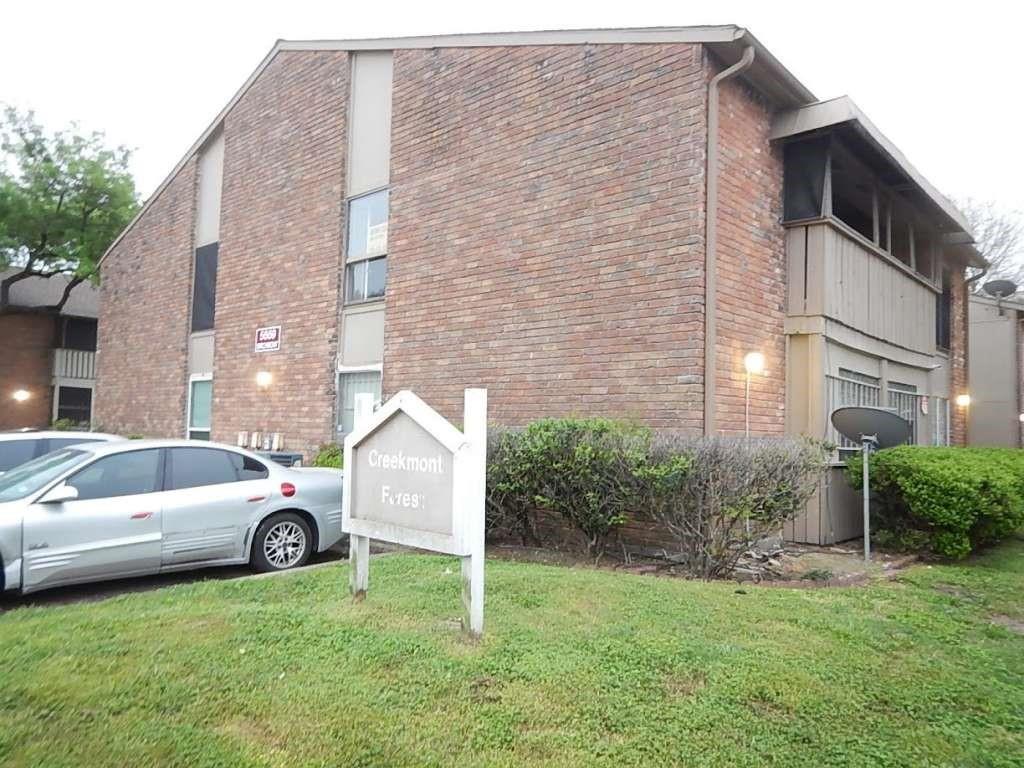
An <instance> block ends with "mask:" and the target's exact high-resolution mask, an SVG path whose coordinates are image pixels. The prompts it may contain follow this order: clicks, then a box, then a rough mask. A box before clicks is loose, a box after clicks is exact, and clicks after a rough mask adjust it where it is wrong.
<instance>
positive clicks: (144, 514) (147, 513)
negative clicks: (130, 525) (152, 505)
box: [131, 512, 153, 520]
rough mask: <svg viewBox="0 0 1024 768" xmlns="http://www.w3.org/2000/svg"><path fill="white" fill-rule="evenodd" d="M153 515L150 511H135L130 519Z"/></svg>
mask: <svg viewBox="0 0 1024 768" xmlns="http://www.w3.org/2000/svg"><path fill="white" fill-rule="evenodd" d="M152 516H153V513H152V512H136V513H134V514H133V515H132V518H131V519H132V520H148V519H149V518H151V517H152Z"/></svg>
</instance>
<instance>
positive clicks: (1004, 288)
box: [982, 280, 1017, 299]
mask: <svg viewBox="0 0 1024 768" xmlns="http://www.w3.org/2000/svg"><path fill="white" fill-rule="evenodd" d="M982 288H984V290H985V293H987V294H988V295H989V296H995V297H996V298H997V299H1005V298H1006V297H1007V296H1013V294H1015V293H1016V292H1017V284H1016V283H1015V282H1013V280H989V281H988V282H987V283H985V285H983V286H982Z"/></svg>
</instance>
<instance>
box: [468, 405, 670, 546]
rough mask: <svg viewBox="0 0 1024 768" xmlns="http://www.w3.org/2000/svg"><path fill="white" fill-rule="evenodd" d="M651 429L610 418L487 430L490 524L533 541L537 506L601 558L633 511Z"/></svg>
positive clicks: (535, 529) (535, 530) (541, 423)
mask: <svg viewBox="0 0 1024 768" xmlns="http://www.w3.org/2000/svg"><path fill="white" fill-rule="evenodd" d="M650 439H651V434H650V431H649V430H647V429H644V428H641V427H634V426H631V425H628V424H625V423H623V422H618V421H614V420H611V419H542V420H540V421H535V422H533V423H532V424H530V425H529V426H528V427H526V428H525V429H523V430H518V431H513V430H510V431H499V432H497V433H492V436H491V439H490V440H489V444H490V445H489V454H490V456H489V461H488V477H487V482H488V513H489V514H488V518H489V521H488V528H489V529H490V530H491V531H492V532H493V531H495V530H497V529H504V530H505V531H507V532H509V533H513V534H517V535H519V536H521V537H522V538H523V541H524V543H529V544H537V543H539V537H538V536H537V526H536V517H535V514H536V509H537V508H538V507H539V508H543V509H547V510H550V511H551V512H554V513H556V514H558V515H559V516H560V517H562V518H563V519H564V520H565V521H566V522H567V523H569V524H570V525H571V526H572V527H573V528H575V529H576V530H577V531H579V532H580V533H581V534H582V535H583V538H584V541H585V544H586V547H587V552H588V554H590V555H591V556H593V557H600V556H601V555H602V554H603V553H604V550H605V547H606V545H607V542H608V537H609V535H610V534H611V533H612V532H613V531H614V530H615V529H616V528H618V527H619V526H621V525H622V524H623V523H625V522H626V519H627V515H628V513H629V512H630V511H632V510H633V509H635V508H636V506H637V500H638V498H639V496H638V491H639V487H640V483H639V480H638V478H637V475H636V472H635V470H636V468H637V466H639V465H640V464H642V463H643V461H644V460H645V457H646V453H647V448H648V446H649V444H650Z"/></svg>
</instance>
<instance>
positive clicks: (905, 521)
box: [847, 445, 1024, 559]
mask: <svg viewBox="0 0 1024 768" xmlns="http://www.w3.org/2000/svg"><path fill="white" fill-rule="evenodd" d="M847 475H848V477H849V478H850V482H851V484H852V485H853V486H854V488H857V489H859V488H860V487H861V475H862V469H861V462H860V461H859V460H858V461H851V462H850V463H849V465H848V466H847ZM871 490H872V495H873V497H874V499H875V503H874V504H873V505H872V528H873V529H874V530H875V531H877V532H878V542H879V543H880V544H882V545H883V546H884V545H891V546H896V547H899V548H903V549H913V550H923V551H928V552H932V553H934V554H937V555H941V556H943V557H949V558H953V559H959V558H963V557H966V556H967V555H968V554H969V553H970V552H971V551H973V550H975V549H977V548H978V547H981V546H984V545H987V544H991V543H994V542H996V541H998V540H999V539H1002V538H1004V537H1006V536H1008V535H1010V534H1013V533H1014V532H1016V531H1019V530H1021V528H1024V451H1021V450H1016V449H1012V448H929V447H924V446H909V445H905V446H900V447H898V448H888V449H886V450H883V451H878V452H877V453H875V454H873V455H872V457H871Z"/></svg>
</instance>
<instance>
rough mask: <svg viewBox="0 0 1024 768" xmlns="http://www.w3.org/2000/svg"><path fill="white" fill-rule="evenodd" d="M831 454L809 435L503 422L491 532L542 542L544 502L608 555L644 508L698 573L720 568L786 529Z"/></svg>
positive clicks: (495, 459)
mask: <svg viewBox="0 0 1024 768" xmlns="http://www.w3.org/2000/svg"><path fill="white" fill-rule="evenodd" d="M826 455H827V452H826V451H825V450H824V448H823V447H822V446H820V445H818V444H814V443H810V442H807V441H801V440H789V439H778V440H746V439H737V438H715V439H695V438H684V437H679V436H673V435H659V436H655V435H653V434H652V433H651V431H650V430H648V429H645V428H641V427H635V426H631V425H628V424H623V423H621V422H616V421H612V420H609V419H544V420H542V421H538V422H534V423H533V424H531V425H529V426H528V427H526V428H525V429H522V430H492V431H491V434H490V436H489V440H488V463H487V494H488V495H487V522H488V532H489V533H490V534H492V535H493V534H494V533H504V534H506V535H512V536H517V537H519V538H520V539H521V540H522V542H523V543H524V544H527V545H533V546H537V545H540V544H541V543H542V542H541V537H540V534H539V529H538V524H537V510H538V509H546V510H550V511H552V512H555V513H557V514H558V515H559V516H560V517H561V518H562V519H564V520H565V521H566V522H567V523H569V524H570V525H571V526H572V527H573V528H575V529H576V530H578V531H580V532H581V533H582V534H583V537H584V540H585V542H586V545H587V551H588V553H589V554H591V555H592V556H595V557H600V555H601V554H602V553H603V552H604V550H605V548H606V546H607V542H608V540H609V537H610V536H611V534H612V533H614V532H615V531H616V530H617V529H618V528H620V527H621V526H622V525H623V524H624V523H625V522H626V521H627V519H628V518H629V516H630V515H634V514H637V513H641V512H645V513H647V515H649V516H650V515H653V517H654V518H655V519H657V520H659V521H661V522H663V523H664V524H665V526H666V527H667V529H668V530H669V532H670V533H671V535H672V537H673V538H674V539H675V540H676V544H677V548H678V550H679V553H680V554H681V555H682V560H683V561H684V563H685V565H686V566H687V567H688V568H689V569H690V570H691V572H692V573H694V574H695V575H698V576H702V577H705V578H712V577H716V576H721V575H724V574H726V573H728V572H730V571H731V570H732V568H733V567H734V566H735V564H736V560H737V559H738V558H739V556H740V555H741V554H742V553H743V552H744V551H745V550H746V549H747V548H748V547H749V544H750V539H751V537H752V536H753V535H756V534H759V533H761V532H763V531H768V530H770V531H772V532H774V531H777V530H778V529H779V528H780V527H781V526H782V523H784V522H785V521H786V520H789V519H791V518H793V517H795V516H796V515H797V514H799V513H800V512H801V511H802V510H803V506H804V504H805V503H806V501H807V499H808V498H809V496H810V494H811V493H812V491H813V490H814V487H815V483H816V481H817V480H818V478H819V476H820V474H821V471H822V470H824V467H825V459H826ZM666 544H669V542H666Z"/></svg>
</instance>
